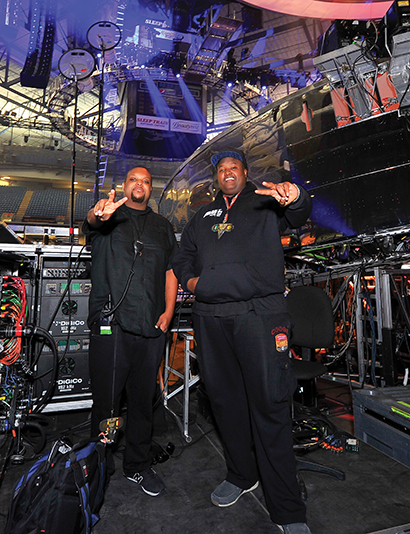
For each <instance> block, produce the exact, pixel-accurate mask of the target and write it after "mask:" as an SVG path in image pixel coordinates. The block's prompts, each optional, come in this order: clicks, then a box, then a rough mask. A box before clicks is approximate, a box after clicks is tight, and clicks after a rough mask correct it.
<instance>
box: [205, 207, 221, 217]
mask: <svg viewBox="0 0 410 534" xmlns="http://www.w3.org/2000/svg"><path fill="white" fill-rule="evenodd" d="M221 215H222V210H221V209H217V210H211V211H207V212H206V213H205V214H204V216H203V217H202V218H203V219H205V217H220V216H221Z"/></svg>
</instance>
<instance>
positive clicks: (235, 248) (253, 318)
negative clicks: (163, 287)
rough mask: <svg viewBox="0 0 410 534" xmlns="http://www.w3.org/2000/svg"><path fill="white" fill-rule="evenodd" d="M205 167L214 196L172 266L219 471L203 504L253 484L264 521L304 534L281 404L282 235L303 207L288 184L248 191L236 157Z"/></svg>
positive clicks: (220, 157) (284, 338) (285, 393)
mask: <svg viewBox="0 0 410 534" xmlns="http://www.w3.org/2000/svg"><path fill="white" fill-rule="evenodd" d="M211 161H212V163H213V165H214V167H215V168H216V172H217V178H218V184H219V187H220V191H219V193H218V194H217V196H216V198H215V200H214V201H213V202H212V203H211V204H208V205H206V206H204V207H203V208H201V209H200V210H199V211H198V212H197V213H196V214H195V216H194V217H193V218H192V219H191V220H190V221H189V223H188V224H187V226H186V227H185V229H184V232H183V234H182V237H181V246H180V249H179V252H178V253H177V255H176V257H175V259H174V261H173V262H172V266H173V269H174V272H175V274H176V275H177V277H178V279H179V280H180V282H181V284H182V286H183V287H184V289H186V290H189V291H190V292H191V293H193V294H194V295H195V297H196V298H195V303H194V306H193V319H194V329H195V337H196V341H197V344H198V357H199V363H200V370H201V376H202V379H203V381H204V385H205V388H206V390H207V393H208V395H209V399H210V402H211V406H212V410H213V413H214V416H215V419H216V422H217V424H218V428H219V431H220V434H221V437H222V442H223V446H224V450H225V458H226V462H227V469H228V473H227V476H226V480H224V481H223V482H222V483H221V484H220V485H219V486H218V487H217V488H216V489H215V490H214V492H213V493H212V495H211V500H212V502H213V504H215V505H216V506H220V507H226V506H230V505H232V504H234V503H235V502H236V501H237V500H238V499H239V498H240V497H241V495H243V494H244V493H247V492H249V491H252V490H254V489H255V488H256V487H257V486H258V484H259V478H260V479H261V481H262V486H263V490H264V493H265V498H266V503H267V507H268V510H269V513H270V516H271V519H272V521H273V522H274V523H276V524H277V525H279V526H280V528H281V529H282V531H283V532H285V533H286V534H308V533H310V530H309V528H308V526H307V525H306V510H305V506H304V504H303V502H302V500H301V498H300V492H299V487H298V484H297V479H296V462H295V457H294V453H293V442H292V434H291V417H290V410H289V404H288V400H289V398H290V397H291V396H292V394H293V392H294V390H295V387H296V380H295V377H294V375H293V371H292V368H291V363H290V360H289V354H288V353H289V337H290V318H289V316H288V314H287V312H286V307H285V301H284V291H285V285H284V259H283V250H282V245H281V239H280V232H281V231H282V230H284V229H285V228H286V227H287V226H289V227H291V228H296V227H298V226H301V225H302V224H304V223H305V221H306V219H307V218H308V216H309V214H310V211H311V199H310V196H309V195H308V193H307V192H306V191H305V190H304V189H302V188H300V187H298V186H296V185H294V184H293V183H290V182H283V183H279V184H275V183H271V182H263V185H264V186H265V187H266V189H256V188H255V186H254V185H253V184H252V183H250V182H248V181H247V174H248V169H247V163H246V159H245V156H244V154H243V153H242V152H241V151H239V150H235V149H232V150H226V151H223V152H219V153H217V154H215V155H214V156H212V158H211ZM253 452H255V455H254V453H253ZM255 457H256V459H255Z"/></svg>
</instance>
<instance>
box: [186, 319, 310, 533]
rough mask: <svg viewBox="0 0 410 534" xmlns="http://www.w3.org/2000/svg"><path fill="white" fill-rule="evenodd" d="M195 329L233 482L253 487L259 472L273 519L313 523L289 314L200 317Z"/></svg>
mask: <svg viewBox="0 0 410 534" xmlns="http://www.w3.org/2000/svg"><path fill="white" fill-rule="evenodd" d="M194 327H195V337H196V341H197V344H198V359H199V365H200V372H201V376H202V378H203V381H204V384H205V388H206V390H207V393H208V395H209V400H210V403H211V407H212V410H213V413H214V416H215V419H216V422H217V424H218V428H219V431H220V433H221V437H222V441H223V446H224V449H225V458H226V463H227V468H228V474H227V477H226V478H227V480H228V481H229V482H231V483H232V484H235V485H236V486H238V487H240V488H243V489H247V488H249V487H251V486H252V485H253V484H254V483H255V482H256V480H258V479H259V477H260V479H261V481H262V486H263V490H264V494H265V499H266V504H267V507H268V510H269V513H270V516H271V519H272V521H274V522H275V523H278V524H281V525H283V524H289V523H304V522H306V510H305V505H304V504H303V502H302V500H301V497H300V491H299V487H298V483H297V479H296V461H295V455H294V452H293V441H292V434H291V429H292V422H291V416H290V407H289V403H288V400H289V398H290V397H291V395H292V394H293V392H294V390H295V385H296V380H295V378H294V375H293V371H292V369H291V365H290V361H289V356H288V348H287V337H288V332H289V316H288V315H287V314H286V313H282V314H275V315H256V314H255V313H254V312H249V313H246V314H244V315H237V316H231V317H219V318H218V317H209V316H198V315H194ZM284 336H285V337H284ZM253 451H254V452H255V456H256V461H255V457H254V454H253Z"/></svg>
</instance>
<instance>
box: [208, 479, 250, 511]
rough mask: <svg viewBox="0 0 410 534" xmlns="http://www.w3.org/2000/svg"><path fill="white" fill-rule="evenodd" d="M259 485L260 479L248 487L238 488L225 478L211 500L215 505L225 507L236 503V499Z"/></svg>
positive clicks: (212, 494)
mask: <svg viewBox="0 0 410 534" xmlns="http://www.w3.org/2000/svg"><path fill="white" fill-rule="evenodd" d="M258 486H259V481H256V482H255V484H254V485H253V486H252V487H251V488H248V489H242V488H238V486H235V485H234V484H231V483H230V482H228V481H227V480H224V481H223V482H222V483H221V484H219V486H218V487H217V488H216V489H215V490H214V491H213V492H212V493H211V501H212V504H214V505H215V506H219V507H220V508H224V507H225V506H231V505H232V504H235V503H236V501H237V500H238V499H239V497H241V496H242V495H243V494H244V493H248V492H249V491H253V490H254V489H256V488H257V487H258Z"/></svg>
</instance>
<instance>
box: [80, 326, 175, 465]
mask: <svg viewBox="0 0 410 534" xmlns="http://www.w3.org/2000/svg"><path fill="white" fill-rule="evenodd" d="M164 346H165V334H163V333H161V335H160V336H159V337H156V338H144V337H142V336H136V335H133V334H130V333H128V332H124V331H123V330H122V329H121V328H120V327H119V326H118V325H113V326H112V334H111V335H103V336H101V335H100V334H99V327H97V325H95V327H93V328H92V329H91V339H90V352H89V365H90V379H91V391H92V396H93V406H92V412H91V435H93V436H96V435H98V433H99V430H98V426H99V424H100V421H102V420H103V419H107V418H108V417H113V416H114V417H116V416H118V415H119V413H120V400H121V395H122V393H123V391H124V389H125V392H126V396H127V423H126V427H125V437H126V446H125V451H124V460H123V468H124V473H125V474H127V475H128V474H130V475H131V474H134V473H136V472H139V471H142V470H143V469H146V468H147V467H149V466H150V465H151V455H150V450H151V437H152V418H153V400H154V395H155V390H156V383H157V374H158V368H159V365H160V363H161V358H162V355H163V352H164Z"/></svg>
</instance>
